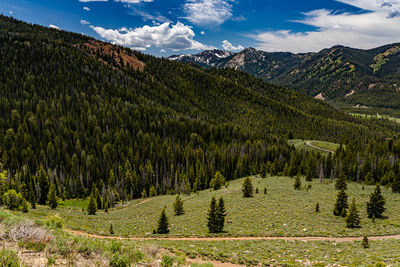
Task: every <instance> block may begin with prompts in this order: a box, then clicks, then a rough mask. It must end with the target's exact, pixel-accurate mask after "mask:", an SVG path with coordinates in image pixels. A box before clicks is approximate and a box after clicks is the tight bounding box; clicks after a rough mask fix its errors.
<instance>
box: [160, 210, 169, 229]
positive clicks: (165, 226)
mask: <svg viewBox="0 0 400 267" xmlns="http://www.w3.org/2000/svg"><path fill="white" fill-rule="evenodd" d="M165 209H166V208H163V210H162V211H161V214H160V218H159V219H158V225H157V234H168V233H169V229H168V226H169V224H168V218H167V215H166V214H165Z"/></svg>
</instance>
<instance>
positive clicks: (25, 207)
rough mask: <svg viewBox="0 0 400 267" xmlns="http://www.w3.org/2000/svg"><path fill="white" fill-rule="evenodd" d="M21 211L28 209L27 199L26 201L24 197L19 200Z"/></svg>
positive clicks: (25, 211) (26, 211)
mask: <svg viewBox="0 0 400 267" xmlns="http://www.w3.org/2000/svg"><path fill="white" fill-rule="evenodd" d="M21 211H22V212H23V213H28V211H29V207H28V201H26V199H25V198H22V201H21Z"/></svg>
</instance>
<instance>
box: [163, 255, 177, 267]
mask: <svg viewBox="0 0 400 267" xmlns="http://www.w3.org/2000/svg"><path fill="white" fill-rule="evenodd" d="M174 261H175V259H174V257H173V256H170V255H162V261H161V264H160V266H161V267H172V266H173V265H174Z"/></svg>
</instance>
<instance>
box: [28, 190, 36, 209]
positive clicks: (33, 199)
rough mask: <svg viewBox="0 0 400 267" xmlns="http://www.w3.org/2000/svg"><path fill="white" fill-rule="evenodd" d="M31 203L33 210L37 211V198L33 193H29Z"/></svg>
mask: <svg viewBox="0 0 400 267" xmlns="http://www.w3.org/2000/svg"><path fill="white" fill-rule="evenodd" d="M29 202H30V203H31V208H32V209H36V203H35V196H34V195H33V192H32V191H29Z"/></svg>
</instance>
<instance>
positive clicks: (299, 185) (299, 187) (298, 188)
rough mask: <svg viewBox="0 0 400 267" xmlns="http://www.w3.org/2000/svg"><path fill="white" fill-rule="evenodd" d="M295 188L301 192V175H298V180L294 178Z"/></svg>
mask: <svg viewBox="0 0 400 267" xmlns="http://www.w3.org/2000/svg"><path fill="white" fill-rule="evenodd" d="M293 188H294V190H301V179H300V176H299V175H296V178H294V184H293Z"/></svg>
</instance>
